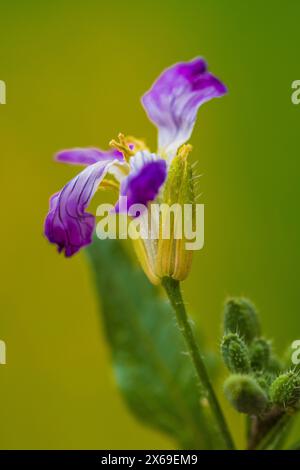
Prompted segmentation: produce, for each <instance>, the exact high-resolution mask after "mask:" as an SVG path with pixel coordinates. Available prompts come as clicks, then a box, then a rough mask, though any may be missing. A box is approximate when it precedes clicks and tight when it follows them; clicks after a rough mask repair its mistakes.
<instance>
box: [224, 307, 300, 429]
mask: <svg viewBox="0 0 300 470" xmlns="http://www.w3.org/2000/svg"><path fill="white" fill-rule="evenodd" d="M221 355H222V358H223V361H224V363H225V365H226V367H227V369H228V370H229V372H230V373H231V375H229V377H228V378H227V379H226V381H225V383H224V393H225V396H226V398H227V399H228V401H229V402H230V403H231V405H232V406H233V407H234V408H235V409H236V410H237V411H239V412H240V413H245V414H248V415H251V416H259V418H260V421H262V420H263V419H264V418H263V416H268V414H269V413H272V412H274V410H275V412H276V413H278V412H280V413H284V412H289V413H291V412H294V411H296V410H297V409H298V408H300V377H298V374H299V370H297V369H296V368H293V369H289V370H288V371H284V368H283V365H282V362H281V361H280V360H279V359H278V357H277V356H276V355H275V354H274V353H273V351H272V346H271V342H270V341H268V340H267V339H265V338H264V337H263V336H262V335H261V327H260V322H259V318H258V314H257V311H256V308H255V307H254V305H253V304H252V303H251V302H250V301H249V300H247V299H245V298H231V299H229V300H228V301H227V302H226V304H225V307H224V324H223V338H222V341H221ZM272 410H273V411H272Z"/></svg>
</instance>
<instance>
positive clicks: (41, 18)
mask: <svg viewBox="0 0 300 470" xmlns="http://www.w3.org/2000/svg"><path fill="white" fill-rule="evenodd" d="M299 14H300V3H299V2H298V1H296V0H295V1H293V0H287V1H285V2H281V1H266V2H262V1H260V0H253V1H251V2H250V1H240V0H236V1H234V0H228V1H225V0H214V1H207V0H205V1H204V0H185V1H177V0H173V1H171V0H165V1H164V2H162V1H157V0H151V1H148V0H145V1H142V2H138V1H130V0H129V1H127V2H125V1H116V0H112V1H110V2H102V1H96V0H94V1H92V0H86V1H85V2H79V1H71V0H70V1H68V0H62V1H57V0H55V1H44V2H39V1H37V0H27V1H26V2H24V1H21V0H14V1H13V2H11V1H8V0H5V1H2V2H1V5H0V16H1V29H0V79H2V80H5V81H6V84H7V105H6V106H0V154H1V173H0V174H1V186H0V187H1V194H2V195H1V205H2V217H1V283H0V308H1V316H0V339H3V340H5V342H6V344H7V361H8V363H7V365H6V366H0V423H1V424H0V448H123V449H127V448H129V449H136V448H170V447H172V446H173V445H174V444H173V442H171V441H169V440H168V438H166V437H165V436H163V435H160V434H158V433H156V432H154V431H152V430H149V429H147V428H145V427H143V425H141V424H139V423H137V422H136V421H135V419H134V418H133V417H132V416H131V415H130V414H129V412H128V411H127V409H126V407H125V406H124V404H123V401H122V399H121V397H120V396H119V393H118V391H117V389H116V386H115V383H114V380H113V377H112V372H111V367H110V362H109V350H108V348H107V345H106V342H105V339H104V337H103V331H102V329H101V328H102V327H101V323H100V322H99V315H98V312H97V304H96V300H95V295H94V291H93V287H92V284H91V282H90V273H89V270H88V266H87V263H86V259H85V256H84V254H83V253H82V254H80V255H78V256H76V257H74V258H73V259H68V260H66V259H64V258H63V257H62V256H59V255H57V254H56V252H55V249H54V247H53V246H50V245H49V244H48V243H47V242H46V240H45V239H44V238H43V236H42V226H43V219H44V216H45V213H46V211H47V206H48V198H49V195H50V194H52V193H53V192H55V191H56V190H58V189H59V188H60V187H61V186H62V185H63V184H64V183H65V182H66V181H67V180H68V179H69V178H70V177H71V176H72V175H73V174H74V173H75V172H76V169H75V168H71V167H66V166H63V165H60V164H55V163H54V162H53V161H52V155H53V154H54V152H55V151H57V150H58V149H61V148H67V147H72V146H88V145H97V146H100V147H105V146H106V144H107V142H108V141H109V140H110V139H111V138H112V137H114V136H116V134H117V133H118V132H119V131H123V132H125V133H132V134H135V135H137V136H145V137H147V140H148V142H149V143H150V144H151V145H152V147H154V146H155V138H156V134H155V130H154V127H153V126H152V125H151V124H150V123H149V122H148V121H147V118H146V115H145V113H144V111H143V109H142V108H141V106H140V104H139V98H140V96H141V95H142V93H143V92H144V91H145V90H146V89H147V88H148V87H149V86H150V84H151V83H152V81H153V80H154V79H155V78H156V76H157V75H158V73H160V72H161V70H162V69H163V68H164V67H166V66H168V65H171V64H172V63H174V62H176V61H179V60H188V59H191V58H193V57H194V56H196V55H199V54H200V55H203V56H205V57H206V58H207V60H208V62H209V65H210V68H211V70H212V71H213V72H214V73H216V74H217V75H218V76H220V77H221V78H222V79H223V80H224V82H225V83H226V84H227V85H228V88H229V90H230V93H229V94H228V96H226V97H225V98H223V99H222V100H215V101H214V102H211V103H209V104H207V105H205V107H203V109H201V111H200V113H199V119H198V122H197V126H196V128H195V131H194V134H193V137H192V143H193V145H194V155H193V158H194V159H199V162H200V163H199V168H200V172H201V173H203V174H204V176H203V178H202V191H203V198H202V202H204V203H205V205H206V219H205V222H206V243H205V248H204V249H203V251H201V252H199V253H197V254H196V256H195V261H194V266H193V271H192V274H191V276H190V278H189V279H188V280H187V281H186V282H185V285H184V292H185V296H186V299H187V300H188V304H189V305H190V308H191V309H192V310H193V311H194V312H195V320H196V322H197V324H198V325H200V326H201V328H202V330H203V331H204V334H205V337H206V339H207V343H208V344H209V346H210V347H211V348H213V349H214V350H217V349H218V342H219V339H220V310H221V306H222V302H223V300H224V298H225V297H226V296H227V295H228V294H232V295H239V294H244V295H247V296H249V297H250V298H252V299H253V300H254V301H255V302H256V304H257V305H258V306H259V309H260V311H261V316H262V322H263V326H264V329H265V332H266V333H267V334H268V335H269V336H270V337H271V338H274V341H275V344H276V346H277V347H278V348H279V350H281V349H283V348H284V347H285V345H287V344H289V343H291V342H292V341H293V340H294V339H299V338H300V320H299V307H300V297H299V287H298V283H299V271H300V268H299V266H300V251H299V246H298V240H299V237H300V221H299V196H300V189H299V170H300V162H299V143H298V136H299V123H300V106H299V107H297V106H294V105H292V103H291V99H290V95H291V82H292V81H293V80H296V79H299V77H300V63H299V54H298V50H297V46H298V42H299ZM137 295H138V293H137ZM142 314H143V312H141V315H142ZM220 387H221V386H220ZM223 404H224V406H225V411H226V414H227V415H228V416H229V417H230V418H231V420H232V423H233V426H234V432H235V435H236V437H237V440H238V442H239V443H240V444H241V443H242V439H241V437H240V432H239V427H240V424H241V418H240V417H238V416H237V415H236V414H235V413H232V412H231V411H230V409H229V407H228V406H227V404H226V403H225V402H223ZM298 432H300V427H298ZM296 434H297V432H295V435H296Z"/></svg>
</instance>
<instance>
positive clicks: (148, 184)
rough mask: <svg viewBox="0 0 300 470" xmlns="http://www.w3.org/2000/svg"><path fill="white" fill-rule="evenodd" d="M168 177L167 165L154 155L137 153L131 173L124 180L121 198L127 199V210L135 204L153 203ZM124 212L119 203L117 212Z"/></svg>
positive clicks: (145, 152) (143, 152)
mask: <svg viewBox="0 0 300 470" xmlns="http://www.w3.org/2000/svg"><path fill="white" fill-rule="evenodd" d="M166 177H167V163H166V161H165V160H164V159H162V158H159V157H158V156H157V155H155V154H153V153H149V152H147V151H140V152H137V153H136V155H135V156H134V157H132V158H131V159H130V173H129V175H128V176H127V177H126V178H124V179H123V181H122V183H121V188H120V196H122V197H124V196H126V198H127V208H128V209H129V208H130V207H131V206H132V205H133V204H141V205H143V206H147V204H148V202H150V201H153V200H154V199H155V198H156V197H157V195H158V193H159V190H160V188H161V186H162V185H163V183H164V182H165V180H166ZM120 211H122V210H121V208H120V204H119V201H118V202H117V204H116V212H120Z"/></svg>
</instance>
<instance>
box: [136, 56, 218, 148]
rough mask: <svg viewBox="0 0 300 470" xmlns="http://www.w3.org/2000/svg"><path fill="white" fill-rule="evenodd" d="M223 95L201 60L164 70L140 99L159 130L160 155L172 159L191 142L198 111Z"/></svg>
mask: <svg viewBox="0 0 300 470" xmlns="http://www.w3.org/2000/svg"><path fill="white" fill-rule="evenodd" d="M226 91H227V90H226V87H225V85H224V84H223V83H222V82H221V81H220V80H219V79H218V78H216V77H215V76H214V75H212V74H211V73H210V72H208V71H207V65H206V62H205V61H204V59H202V58H200V57H197V58H196V59H193V60H191V61H190V62H180V63H177V64H175V65H173V66H172V67H170V68H168V69H166V70H165V71H164V72H163V73H162V74H161V75H160V76H159V77H158V79H157V80H156V82H155V83H154V84H153V86H152V88H151V89H150V90H149V91H148V92H147V93H146V94H145V95H144V96H143V97H142V104H143V106H144V108H145V110H146V113H147V115H148V117H149V119H150V120H151V121H152V122H153V123H154V124H155V125H156V127H157V128H158V147H159V151H161V152H164V153H166V154H167V155H168V156H171V157H172V156H174V155H175V154H176V151H177V149H178V148H179V147H180V146H181V145H182V144H184V143H185V142H186V141H187V140H188V139H189V138H190V136H191V134H192V131H193V128H194V124H195V121H196V117H197V111H198V109H199V107H200V106H201V105H202V104H203V103H205V102H206V101H209V100H211V99H212V98H216V97H221V96H223V95H224V94H225V93H226Z"/></svg>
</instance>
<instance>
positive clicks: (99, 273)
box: [87, 239, 216, 449]
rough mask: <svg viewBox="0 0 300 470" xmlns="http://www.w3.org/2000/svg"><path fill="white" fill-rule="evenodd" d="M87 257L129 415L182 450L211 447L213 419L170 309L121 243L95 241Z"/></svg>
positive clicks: (115, 241)
mask: <svg viewBox="0 0 300 470" xmlns="http://www.w3.org/2000/svg"><path fill="white" fill-rule="evenodd" d="M87 252H88V255H89V259H90V261H91V266H92V269H93V272H94V277H95V281H96V289H97V293H98V296H99V299H100V303H101V307H102V308H101V312H102V315H103V320H104V325H105V330H106V335H107V338H108V341H109V343H110V346H111V350H112V362H113V368H114V372H115V376H116V380H117V383H118V386H119V388H120V390H121V392H122V394H123V396H124V398H125V400H126V402H127V404H128V405H129V407H130V409H131V411H132V412H133V413H134V414H135V416H136V417H137V418H139V419H140V420H142V421H143V422H144V423H145V424H147V425H150V426H152V427H154V428H156V429H159V430H162V431H164V432H166V433H168V434H169V435H171V436H172V437H173V438H175V439H176V440H177V442H178V443H179V445H180V446H181V447H183V448H188V449H204V448H211V447H212V443H211V432H208V427H209V428H210V429H211V427H212V423H211V422H210V421H211V418H210V415H209V412H208V410H207V405H206V401H205V400H202V402H203V406H202V405H201V404H200V401H201V395H202V393H201V390H200V389H199V387H198V386H197V385H196V378H195V373H194V369H193V366H192V363H191V361H190V358H189V357H188V356H187V355H186V354H185V346H184V344H183V341H182V338H181V334H180V332H179V330H178V327H177V325H176V321H175V316H174V313H173V311H172V309H171V307H170V306H169V304H168V303H167V301H166V300H164V299H162V298H161V297H160V295H159V291H158V290H157V288H155V287H154V286H152V285H151V284H150V283H149V281H148V280H147V279H146V277H145V275H144V274H143V272H142V271H141V270H140V269H139V268H138V267H136V266H135V265H134V264H133V262H132V260H131V258H130V257H129V255H128V254H127V252H126V251H125V249H124V246H123V245H122V243H121V242H120V241H117V240H101V241H100V240H97V239H96V240H94V242H93V244H91V245H90V246H89V247H88V248H87ZM202 397H203V396H202ZM215 439H216V438H215Z"/></svg>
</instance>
